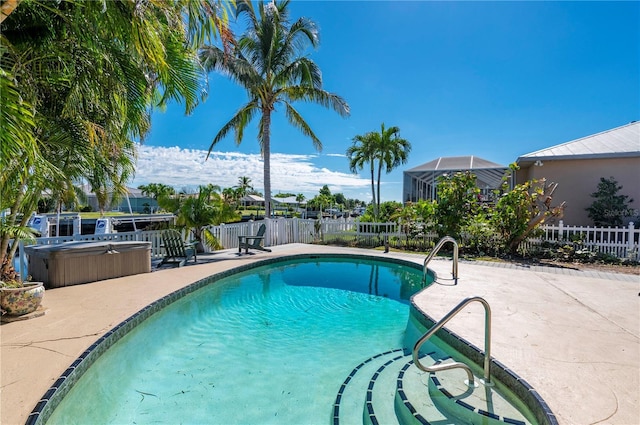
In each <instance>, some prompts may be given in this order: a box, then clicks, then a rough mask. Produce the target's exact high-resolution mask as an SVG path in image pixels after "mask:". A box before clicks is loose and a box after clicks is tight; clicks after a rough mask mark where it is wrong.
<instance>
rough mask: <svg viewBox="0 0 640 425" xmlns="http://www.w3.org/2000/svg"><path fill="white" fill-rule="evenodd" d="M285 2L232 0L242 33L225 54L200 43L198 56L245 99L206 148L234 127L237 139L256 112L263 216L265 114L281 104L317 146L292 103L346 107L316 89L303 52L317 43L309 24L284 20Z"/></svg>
mask: <svg viewBox="0 0 640 425" xmlns="http://www.w3.org/2000/svg"><path fill="white" fill-rule="evenodd" d="M288 5H289V0H284V1H278V2H270V3H262V2H260V3H258V10H257V13H256V10H255V9H254V6H253V4H252V3H251V2H250V1H248V0H240V1H238V2H237V10H236V16H245V17H246V18H247V21H248V29H247V31H246V32H245V33H244V34H243V35H242V36H241V37H240V39H239V40H238V42H237V44H236V45H235V48H234V49H233V52H232V54H231V55H227V54H225V52H224V51H223V50H222V49H220V48H218V47H216V46H211V45H209V46H204V47H203V48H202V49H201V50H200V59H201V61H202V64H203V65H204V67H205V69H206V70H207V71H214V70H215V71H218V72H221V73H223V74H225V75H228V76H229V77H230V78H231V79H233V80H234V81H235V82H237V83H238V84H239V85H241V86H242V87H243V88H244V89H245V90H246V92H247V94H248V97H249V101H248V102H247V103H246V104H245V105H243V106H242V107H241V108H240V109H239V110H238V111H237V112H236V114H235V115H234V116H233V117H232V118H231V119H230V120H229V121H228V122H227V123H226V124H225V125H224V126H223V127H222V128H221V129H220V131H218V134H216V136H215V137H214V138H213V141H212V142H211V146H210V147H209V152H208V154H207V157H208V155H209V154H211V151H212V150H213V148H214V146H215V145H216V144H217V143H218V142H219V141H220V140H222V139H223V138H224V137H225V136H226V135H227V134H228V133H229V131H234V133H235V141H236V143H237V144H240V142H242V138H243V135H244V130H245V128H246V126H247V125H248V124H249V122H250V121H251V120H252V119H253V118H254V117H255V116H256V115H258V114H259V115H260V123H259V125H258V143H259V144H260V151H261V154H262V157H263V160H264V196H265V209H266V211H265V215H266V216H267V217H269V216H270V214H271V114H272V113H273V112H274V111H275V110H276V106H277V105H280V104H281V105H284V110H285V115H286V117H287V119H288V120H289V123H290V124H291V125H293V126H294V127H297V128H298V129H299V130H300V131H301V132H302V134H304V135H305V136H308V137H309V138H311V140H312V142H313V144H314V146H315V148H316V149H317V150H321V149H322V143H321V142H320V140H319V139H318V137H317V136H316V135H315V134H314V132H313V131H312V130H311V127H309V125H308V124H307V122H306V121H305V120H304V119H303V117H302V116H301V115H300V113H299V112H298V111H297V110H296V109H295V108H294V107H293V106H292V103H293V102H295V101H299V100H301V101H306V102H314V103H317V104H320V105H322V106H324V107H328V108H331V109H333V110H335V111H336V112H338V113H339V114H340V115H341V116H348V115H349V106H348V105H347V103H346V102H345V101H344V100H343V99H342V98H341V97H340V96H338V95H336V94H332V93H329V92H327V91H325V90H323V89H322V75H321V72H320V69H319V68H318V66H317V65H316V64H315V63H314V62H313V61H312V60H311V59H309V58H307V57H306V56H303V55H302V54H303V52H304V49H305V48H306V47H307V46H308V45H311V46H312V47H314V48H315V47H316V46H317V45H318V31H317V29H316V26H315V24H314V23H313V22H312V21H310V20H308V19H306V18H300V19H298V20H297V21H295V22H293V23H291V24H290V23H289V19H288V15H289V13H288V10H287V6H288Z"/></svg>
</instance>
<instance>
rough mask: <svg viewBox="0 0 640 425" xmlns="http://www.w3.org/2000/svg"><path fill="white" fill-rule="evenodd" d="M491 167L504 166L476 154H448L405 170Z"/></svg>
mask: <svg viewBox="0 0 640 425" xmlns="http://www.w3.org/2000/svg"><path fill="white" fill-rule="evenodd" d="M493 168H500V169H503V168H506V167H505V166H504V165H500V164H496V163H495V162H491V161H487V160H486V159H482V158H480V157H477V156H473V155H471V156H449V157H440V158H438V159H434V160H433V161H430V162H427V163H425V164H422V165H419V166H417V167H415V168H412V169H410V170H407V171H406V172H407V173H411V172H416V171H464V170H486V169H493Z"/></svg>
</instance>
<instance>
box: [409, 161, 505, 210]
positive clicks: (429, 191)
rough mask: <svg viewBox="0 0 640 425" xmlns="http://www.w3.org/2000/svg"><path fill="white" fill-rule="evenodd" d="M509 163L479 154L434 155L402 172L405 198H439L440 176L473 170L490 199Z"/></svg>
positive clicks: (482, 191) (484, 194)
mask: <svg viewBox="0 0 640 425" xmlns="http://www.w3.org/2000/svg"><path fill="white" fill-rule="evenodd" d="M508 169H509V168H508V167H505V166H504V165H500V164H496V163H494V162H491V161H487V160H486V159H482V158H479V157H477V156H453V157H442V158H438V159H434V160H433V161H430V162H427V163H425V164H422V165H419V166H417V167H414V168H412V169H410V170H407V171H405V172H404V173H403V175H404V180H403V187H402V193H403V195H402V200H403V201H404V202H408V201H411V202H417V201H419V200H432V199H436V195H437V186H438V177H440V176H443V175H445V174H453V173H456V172H459V171H460V172H465V171H470V172H471V173H473V174H475V176H476V177H477V185H478V188H479V189H480V192H481V196H482V197H483V198H484V199H488V198H489V196H490V195H491V193H492V192H493V190H495V189H498V188H499V187H500V184H501V183H502V178H503V177H504V175H505V172H506V171H507V170H508Z"/></svg>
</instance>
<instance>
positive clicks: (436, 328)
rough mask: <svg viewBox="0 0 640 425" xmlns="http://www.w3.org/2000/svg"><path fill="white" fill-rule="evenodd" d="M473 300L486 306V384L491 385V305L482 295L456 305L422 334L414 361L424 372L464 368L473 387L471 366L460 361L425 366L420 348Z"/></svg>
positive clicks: (414, 351)
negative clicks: (421, 358) (421, 359)
mask: <svg viewBox="0 0 640 425" xmlns="http://www.w3.org/2000/svg"><path fill="white" fill-rule="evenodd" d="M472 302H479V303H480V304H482V306H483V307H484V312H485V315H484V382H483V384H484V385H487V386H491V385H492V383H491V307H490V306H489V303H488V302H487V301H486V300H485V299H484V298H482V297H469V298H466V299H464V300H463V301H462V302H460V303H459V304H458V305H457V306H455V307H454V308H453V309H452V310H451V311H450V312H449V313H447V314H446V315H445V316H444V317H443V318H442V319H440V321H439V322H438V323H436V324H435V325H434V326H433V327H432V328H431V329H429V331H428V332H427V333H425V334H424V335H422V336H421V337H420V338H419V339H418V341H416V343H415V345H414V346H413V353H412V354H413V362H414V363H415V365H416V366H417V367H418V369H420V370H422V371H424V372H437V371H440V370H448V369H456V368H459V369H464V371H465V372H467V378H468V385H469V386H470V387H472V386H473V385H474V378H473V372H472V371H471V368H470V367H469V366H468V365H466V364H464V363H460V362H453V363H447V364H436V365H433V366H425V365H423V364H422V363H421V362H420V348H421V347H422V345H423V344H424V343H425V342H427V341H428V340H429V338H431V337H432V336H433V335H435V333H436V332H438V331H439V330H440V329H441V328H442V327H443V326H444V325H445V324H446V323H447V322H448V321H449V320H451V319H452V318H453V317H454V316H455V315H456V314H458V313H459V312H460V311H462V309H463V308H465V307H466V306H467V305H469V304H471V303H472Z"/></svg>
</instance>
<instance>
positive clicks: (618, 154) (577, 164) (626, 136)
mask: <svg viewBox="0 0 640 425" xmlns="http://www.w3.org/2000/svg"><path fill="white" fill-rule="evenodd" d="M517 164H518V165H519V166H520V170H519V171H518V172H517V173H516V183H523V182H525V181H527V180H531V179H541V178H546V179H547V181H548V182H555V183H558V188H557V190H556V192H555V193H554V196H553V198H554V205H556V204H560V203H561V202H562V201H565V202H566V205H567V206H566V208H565V214H564V218H563V220H564V223H565V224H568V225H576V226H587V225H593V223H592V221H591V219H589V217H588V213H587V211H586V210H585V208H587V207H589V206H590V205H591V204H592V202H593V200H594V199H593V197H591V194H592V193H593V192H595V191H596V190H597V188H598V183H599V182H600V178H601V177H604V178H610V177H613V178H615V179H616V180H617V181H618V183H619V184H620V185H621V186H622V187H623V188H622V190H621V191H620V194H623V195H627V196H630V197H631V198H633V199H634V200H635V202H634V203H632V204H631V210H630V211H629V214H626V216H625V217H623V221H624V222H625V223H628V222H629V221H634V222H636V223H637V221H638V219H639V218H640V217H638V215H640V214H639V212H638V208H639V207H638V206H639V205H640V122H637V121H635V122H632V123H629V124H627V125H623V126H621V127H617V128H614V129H611V130H607V131H603V132H602V133H597V134H594V135H591V136H587V137H583V138H581V139H576V140H572V141H570V142H566V143H563V144H560V145H556V146H552V147H550V148H546V149H542V150H539V151H536V152H531V153H528V154H526V155H522V156H521V157H519V158H518V160H517Z"/></svg>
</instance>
